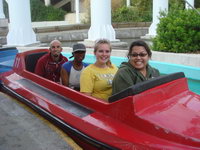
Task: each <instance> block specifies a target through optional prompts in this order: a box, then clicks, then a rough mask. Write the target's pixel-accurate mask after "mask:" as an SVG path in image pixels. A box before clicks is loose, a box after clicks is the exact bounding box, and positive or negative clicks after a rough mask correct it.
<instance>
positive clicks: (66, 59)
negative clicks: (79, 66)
mask: <svg viewBox="0 0 200 150" xmlns="http://www.w3.org/2000/svg"><path fill="white" fill-rule="evenodd" d="M60 56H61V58H62V59H64V60H65V61H68V58H67V57H65V56H64V55H63V54H60Z"/></svg>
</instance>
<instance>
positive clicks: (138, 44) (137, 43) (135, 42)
mask: <svg viewBox="0 0 200 150" xmlns="http://www.w3.org/2000/svg"><path fill="white" fill-rule="evenodd" d="M134 46H143V47H144V48H145V50H146V51H147V54H148V56H149V57H151V55H152V52H151V50H150V48H149V46H148V45H147V43H146V42H144V41H142V40H137V41H134V42H132V43H131V45H130V47H129V51H128V55H127V57H129V55H130V54H131V52H132V48H133V47H134Z"/></svg>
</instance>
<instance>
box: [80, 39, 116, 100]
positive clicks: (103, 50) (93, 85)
mask: <svg viewBox="0 0 200 150" xmlns="http://www.w3.org/2000/svg"><path fill="white" fill-rule="evenodd" d="M111 50H112V48H111V44H110V42H109V41H108V40H106V39H101V40H98V41H96V43H95V46H94V55H95V56H96V62H95V63H94V64H90V65H89V66H88V67H86V68H85V69H84V70H83V72H82V73H81V77H80V92H82V93H84V94H86V95H89V96H93V97H95V98H98V99H102V100H104V101H107V100H108V97H109V96H111V93H112V80H113V77H114V75H115V73H116V72H117V67H116V66H115V65H113V64H111V61H110V56H111Z"/></svg>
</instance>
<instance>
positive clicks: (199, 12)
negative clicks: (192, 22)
mask: <svg viewBox="0 0 200 150" xmlns="http://www.w3.org/2000/svg"><path fill="white" fill-rule="evenodd" d="M184 1H185V3H187V4H188V5H189V6H190V7H191V8H192V9H194V10H195V11H196V12H197V13H198V14H199V15H200V11H198V10H197V9H196V8H195V7H193V6H192V5H191V4H190V3H189V2H188V1H187V0H184Z"/></svg>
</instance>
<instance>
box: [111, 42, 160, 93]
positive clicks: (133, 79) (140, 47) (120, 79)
mask: <svg viewBox="0 0 200 150" xmlns="http://www.w3.org/2000/svg"><path fill="white" fill-rule="evenodd" d="M151 55H152V53H151V50H150V48H149V46H148V45H147V44H146V43H145V42H144V41H141V40H138V41H134V42H132V44H131V45H130V48H129V52H128V56H127V57H128V62H123V63H122V64H121V65H120V67H119V70H118V72H117V73H116V75H115V77H114V79H113V83H112V85H113V91H112V94H116V93H118V92H120V91H122V90H123V89H126V88H128V87H130V86H132V85H134V84H137V83H139V82H143V81H146V80H148V79H150V78H154V77H157V76H159V75H160V73H159V71H158V70H157V69H155V68H153V67H151V66H150V65H149V59H150V58H151Z"/></svg>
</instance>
